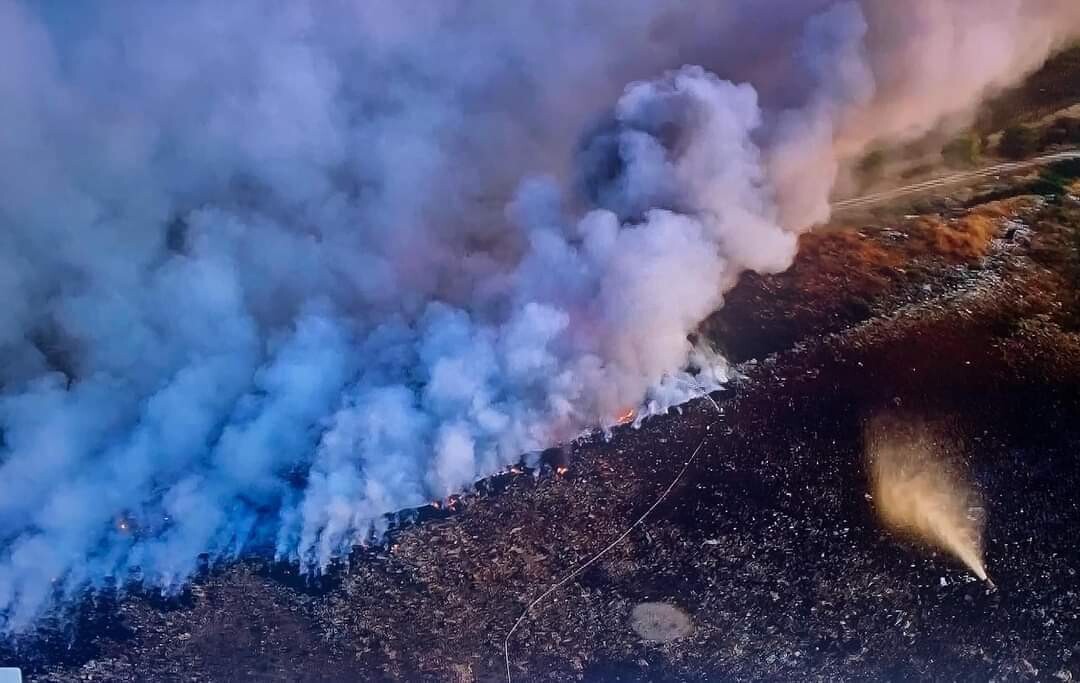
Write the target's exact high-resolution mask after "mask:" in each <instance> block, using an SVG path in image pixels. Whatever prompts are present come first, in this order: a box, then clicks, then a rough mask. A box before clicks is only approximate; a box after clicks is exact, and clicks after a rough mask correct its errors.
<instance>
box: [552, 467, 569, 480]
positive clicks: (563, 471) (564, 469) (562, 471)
mask: <svg viewBox="0 0 1080 683" xmlns="http://www.w3.org/2000/svg"><path fill="white" fill-rule="evenodd" d="M569 471H570V468H569V467H567V466H566V465H559V466H558V467H556V468H555V474H557V475H559V476H560V477H561V476H562V475H564V474H566V473H567V472H569Z"/></svg>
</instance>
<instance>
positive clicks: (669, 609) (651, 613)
mask: <svg viewBox="0 0 1080 683" xmlns="http://www.w3.org/2000/svg"><path fill="white" fill-rule="evenodd" d="M630 628H632V629H634V632H635V633H637V634H638V635H639V636H640V637H641V639H642V640H647V641H653V642H660V643H666V642H668V641H671V640H678V639H679V638H685V637H686V636H688V635H690V633H691V632H692V631H693V630H694V626H693V624H692V623H691V622H690V617H689V615H687V614H686V612H684V611H682V610H681V609H679V608H678V607H675V606H674V605H670V604H668V603H666V602H643V603H641V604H639V605H637V606H635V607H634V609H633V610H632V611H631V612H630Z"/></svg>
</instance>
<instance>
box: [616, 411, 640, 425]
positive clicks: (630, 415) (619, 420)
mask: <svg viewBox="0 0 1080 683" xmlns="http://www.w3.org/2000/svg"><path fill="white" fill-rule="evenodd" d="M635 415H637V411H636V410H634V409H633V408H627V409H626V410H624V411H623V412H621V413H619V415H618V416H617V417H616V418H615V424H620V425H624V424H626V423H627V422H629V421H631V420H633V419H634V416H635Z"/></svg>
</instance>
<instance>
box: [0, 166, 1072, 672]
mask: <svg viewBox="0 0 1080 683" xmlns="http://www.w3.org/2000/svg"><path fill="white" fill-rule="evenodd" d="M1067 172H1068V169H1067V168H1066V169H1056V170H1055V171H1054V172H1053V173H1051V174H1049V175H1048V174H1046V173H1044V174H1043V175H1042V176H1041V177H1038V178H1037V177H1032V178H1029V179H1019V180H1018V179H1009V180H1006V181H1000V182H997V183H996V184H991V185H990V186H987V187H982V188H974V189H972V190H970V191H967V192H966V194H965V195H964V196H963V197H960V198H957V195H955V194H954V196H953V197H952V198H951V199H949V200H939V199H935V198H933V197H924V198H919V199H918V200H917V201H918V202H919V207H918V208H919V209H920V212H921V214H922V215H921V216H920V217H918V218H914V217H911V215H910V214H908V212H910V211H913V209H912V208H910V207H891V208H890V209H889V210H888V211H884V210H883V211H881V212H880V213H878V214H876V215H866V216H861V217H858V218H857V219H854V218H853V219H850V220H851V224H850V225H838V226H836V227H837V229H835V230H826V231H822V232H819V233H814V234H812V235H810V236H807V237H806V238H804V244H803V245H802V250H801V252H800V253H801V256H800V258H799V260H798V262H797V264H796V265H795V267H794V268H793V269H792V270H790V271H789V272H787V273H785V274H783V275H780V276H776V277H770V278H759V277H753V278H745V279H744V281H743V282H742V283H741V284H740V286H739V288H737V289H736V290H735V291H734V292H733V293H732V295H731V296H730V298H729V302H728V305H727V306H726V307H725V308H724V309H723V311H722V312H721V313H720V314H719V315H717V316H716V317H714V319H712V320H710V321H709V323H708V324H707V325H706V326H705V327H704V329H703V331H704V333H706V334H708V335H709V336H711V337H713V338H714V339H715V340H716V341H717V343H718V344H720V345H721V346H722V347H723V348H724V350H725V351H726V352H727V353H728V354H729V355H730V356H731V357H732V358H734V359H736V360H738V361H740V362H741V364H740V366H739V367H740V370H741V372H742V374H743V377H742V378H741V379H740V380H738V381H737V382H734V383H733V384H732V386H731V387H730V388H729V389H728V390H727V391H725V392H722V393H719V394H716V395H714V398H715V400H716V404H717V406H718V408H719V412H718V411H717V408H716V407H714V405H713V404H712V403H711V402H709V401H698V402H696V403H694V404H691V405H687V406H685V407H684V409H683V410H682V411H681V412H680V413H672V414H670V415H667V416H662V417H655V418H652V419H649V420H647V421H646V422H645V423H644V424H643V425H642V426H641V427H640V428H639V429H634V428H632V427H623V428H620V429H617V430H616V431H615V433H614V434H613V435H612V437H611V438H610V439H606V438H604V437H603V435H595V436H594V437H590V438H586V439H582V440H581V441H579V442H578V443H575V444H573V446H572V447H571V453H570V455H569V459H568V464H569V471H568V472H567V473H566V474H563V475H557V474H555V473H554V472H553V471H551V468H544V469H543V471H542V472H539V473H538V475H537V476H532V473H521V474H507V475H504V476H501V477H497V478H495V479H493V480H491V481H488V482H483V483H482V484H481V485H480V486H479V487H478V490H477V491H476V492H475V493H473V494H471V495H468V496H465V497H464V498H462V499H461V500H460V501H458V503H457V505H456V507H455V510H453V511H447V510H438V511H436V510H433V509H428V510H424V511H421V512H420V513H419V518H420V521H419V523H416V524H414V525H411V526H409V527H407V528H403V529H400V530H398V531H396V532H395V533H394V534H393V536H392V538H391V539H390V540H389V542H388V544H387V545H385V546H380V547H374V548H371V549H366V550H363V551H359V550H358V551H357V552H356V553H355V554H354V556H353V557H352V558H351V559H350V561H349V562H348V563H347V564H345V565H342V566H339V567H337V568H335V569H334V570H333V571H332V572H331V573H330V574H329V575H327V576H324V577H322V578H320V579H319V580H317V581H314V582H310V581H307V580H305V579H304V578H302V577H299V576H297V575H296V573H295V569H294V568H292V567H290V566H288V565H282V564H275V563H272V562H269V561H261V560H258V559H247V560H243V561H238V562H236V563H234V564H230V565H228V566H224V567H219V568H215V569H212V570H209V571H208V572H207V573H206V574H205V575H204V576H202V577H201V578H200V579H199V580H198V581H197V582H195V584H194V585H192V586H190V588H189V589H188V590H186V591H185V592H184V593H183V594H182V595H180V596H178V597H175V598H169V599H163V598H159V597H155V596H152V595H136V594H128V595H126V596H123V597H119V598H118V597H116V596H109V595H105V596H100V595H99V596H96V597H89V598H87V599H86V600H85V601H84V602H83V603H82V604H81V605H79V606H78V607H77V609H76V614H75V615H74V616H71V615H68V616H61V617H58V618H57V619H56V621H55V623H53V624H52V625H47V626H46V627H45V629H44V630H43V631H42V633H40V634H37V635H34V636H31V637H27V638H24V639H22V640H19V641H17V642H9V643H7V644H5V645H4V646H3V649H0V663H3V664H16V665H21V666H23V667H24V669H25V671H26V672H27V673H28V674H29V678H30V680H40V681H69V680H371V681H378V680H421V681H426V680H430V681H446V680H451V681H474V680H475V681H498V680H505V677H506V672H505V663H504V658H503V640H504V637H505V636H506V634H507V632H508V631H509V629H510V628H511V626H512V624H513V623H514V621H515V620H516V619H517V618H518V616H519V614H521V612H522V610H523V609H524V607H525V606H526V605H527V604H528V603H529V602H530V601H531V600H532V599H533V598H535V597H536V596H538V595H540V594H541V593H543V592H544V590H546V589H547V588H548V587H549V586H551V585H552V584H553V583H555V582H557V581H558V580H559V579H561V578H562V577H563V576H565V575H566V574H567V573H568V572H570V571H571V570H572V569H573V568H574V567H576V566H577V565H578V564H580V563H581V562H582V561H584V560H586V559H588V558H589V557H591V556H593V555H594V554H595V553H596V552H597V551H599V550H600V549H601V548H603V547H605V546H606V545H607V544H608V543H609V542H610V541H611V540H613V539H615V538H617V537H618V536H619V535H620V534H621V533H622V532H623V530H624V529H626V528H627V527H628V526H629V525H630V524H631V523H632V522H633V521H634V520H635V519H636V518H637V517H638V516H639V515H641V513H642V512H644V511H645V510H646V509H647V508H648V507H649V506H650V505H651V504H652V502H653V501H654V500H655V499H656V497H657V496H658V495H659V494H660V493H661V492H662V491H663V490H664V489H665V488H666V487H667V486H668V485H669V483H670V482H671V481H672V479H673V478H674V477H675V476H676V474H677V473H678V471H679V470H680V468H682V466H683V464H684V463H685V462H686V461H687V459H688V458H689V456H690V454H691V453H692V451H693V450H694V448H695V447H696V446H698V445H699V444H700V443H702V441H704V446H703V447H702V450H701V451H700V454H699V456H698V458H697V459H696V460H695V462H694V463H693V465H692V466H691V467H690V468H689V470H688V471H687V472H686V473H685V475H684V476H683V477H682V478H681V479H680V480H679V482H678V484H677V485H676V486H675V488H674V489H673V490H672V491H671V493H670V495H669V496H668V497H667V498H666V499H665V501H664V502H663V503H662V504H661V505H660V506H659V507H658V508H657V509H656V510H655V511H654V512H653V513H652V514H651V516H650V517H649V518H648V519H647V521H646V522H645V523H644V524H643V525H642V526H640V527H638V528H636V529H635V530H634V531H633V532H632V533H631V534H630V535H629V536H628V537H627V538H626V540H625V541H624V542H623V543H621V544H620V545H618V546H617V547H616V548H614V549H613V550H612V551H611V552H610V553H608V554H606V555H605V556H604V557H603V558H602V559H601V560H599V561H598V562H596V563H595V564H594V565H592V566H591V567H590V568H589V569H588V570H586V571H585V572H584V573H582V574H581V575H580V576H578V577H577V578H576V579H575V580H573V581H570V582H569V583H567V584H566V585H565V586H564V587H562V588H561V589H560V590H558V591H557V592H556V593H554V594H553V595H552V596H551V597H550V598H549V599H548V600H547V601H545V602H544V603H542V604H541V605H540V606H539V607H538V608H537V609H536V610H535V612H534V613H533V614H532V615H531V616H530V617H529V618H528V619H526V620H525V622H524V623H523V625H522V626H521V628H520V629H519V630H518V631H517V632H516V633H515V634H514V637H513V638H512V639H511V641H510V668H511V672H512V674H513V676H514V680H518V681H544V680H551V681H562V680H585V681H717V680H979V681H984V680H1029V679H1030V680H1052V679H1055V678H1056V679H1059V680H1065V681H1067V680H1072V678H1073V677H1075V676H1080V619H1078V614H1080V577H1078V576H1077V571H1078V570H1080V543H1077V539H1076V537H1075V536H1073V534H1074V533H1075V530H1076V529H1077V528H1080V502H1078V498H1077V492H1078V491H1080V468H1078V466H1077V465H1078V453H1080V421H1078V420H1077V416H1078V409H1080V391H1078V388H1080V333H1078V331H1080V305H1078V301H1077V291H1078V288H1077V285H1078V284H1080V254H1078V247H1080V203H1078V202H1077V200H1076V199H1074V198H1072V196H1071V195H1073V194H1076V193H1077V191H1078V189H1080V188H1078V187H1077V185H1076V184H1075V183H1071V182H1070V181H1069V180H1068V178H1067V177H1065V176H1067V175H1068V173H1067ZM881 411H890V412H893V413H897V414H904V413H906V414H912V415H920V416H927V417H930V418H932V419H934V420H937V421H944V422H946V423H947V424H949V425H950V429H951V431H952V433H953V435H954V436H955V438H957V439H958V440H959V441H960V442H962V443H963V444H964V446H965V449H964V457H965V458H966V464H967V468H968V470H969V471H970V473H971V476H972V479H973V481H974V484H975V486H976V487H977V488H978V489H979V490H980V491H981V493H982V494H983V496H984V500H985V506H986V517H987V528H986V534H985V546H986V564H987V568H988V570H989V572H990V575H991V576H992V577H993V579H994V581H995V582H996V584H997V586H998V590H997V591H990V590H988V589H987V587H986V585H985V584H983V583H980V582H978V581H976V580H975V579H974V578H973V577H972V576H970V575H969V574H968V572H966V571H965V570H964V569H963V568H961V567H960V566H959V565H958V563H957V562H955V561H954V560H952V559H950V558H948V557H944V556H941V555H935V554H933V553H930V552H928V551H925V550H923V549H920V548H918V547H916V546H913V545H911V544H909V543H907V542H905V541H902V540H900V539H897V538H896V537H894V536H893V535H891V534H889V533H887V532H885V531H883V530H882V529H881V528H880V527H879V525H878V524H877V523H876V521H875V518H874V516H873V512H872V501H871V500H869V498H868V491H869V487H868V482H867V481H866V474H865V466H864V463H865V461H864V456H863V444H862V429H863V425H864V423H865V421H866V420H867V419H868V418H869V417H871V416H872V415H875V414H878V413H880V412H881ZM643 602H662V603H668V604H670V605H673V606H675V607H677V608H678V609H679V610H680V611H681V612H683V613H684V614H685V615H686V616H688V617H689V620H690V630H689V632H688V633H685V632H682V637H679V638H676V639H674V640H671V641H669V642H665V643H658V642H645V641H643V640H642V639H641V638H640V637H639V636H638V634H637V633H636V632H635V630H634V629H633V628H632V627H631V623H630V622H631V614H632V611H633V609H634V608H635V606H637V605H639V604H641V603H643Z"/></svg>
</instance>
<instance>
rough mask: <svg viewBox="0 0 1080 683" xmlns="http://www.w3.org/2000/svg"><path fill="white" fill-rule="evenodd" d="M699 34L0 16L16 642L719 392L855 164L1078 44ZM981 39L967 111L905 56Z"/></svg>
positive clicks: (474, 9)
mask: <svg viewBox="0 0 1080 683" xmlns="http://www.w3.org/2000/svg"><path fill="white" fill-rule="evenodd" d="M691 4H692V3H685V2H675V1H674V0H672V1H671V2H667V1H666V0H665V1H659V2H658V1H656V0H649V1H646V0H625V1H623V2H620V3H618V9H617V11H613V9H612V5H611V3H610V2H608V0H603V1H601V0H595V1H594V0H586V1H583V2H573V3H569V2H567V3H562V2H547V1H541V0H522V1H520V2H497V1H494V0H492V1H487V0H451V1H448V2H419V3H404V4H403V3H399V2H394V1H392V0H386V1H383V0H372V1H368V2H346V1H345V0H327V1H326V2H314V1H312V2H307V1H306V0H305V1H299V0H298V1H295V2H287V3H264V2H254V1H248V0H237V1H234V2H228V3H221V2H212V1H209V0H207V1H196V2H175V3H174V2H157V3H138V4H132V3H122V4H121V3H115V4H114V3H107V2H102V3H89V4H73V3H55V4H49V3H33V2H18V1H17V0H0V102H3V103H4V104H3V107H2V108H0V298H2V300H3V301H4V305H3V306H0V435H2V442H0V623H2V624H3V626H4V627H5V628H7V629H22V628H25V627H27V626H29V625H32V624H33V623H34V621H35V619H36V618H37V617H38V616H39V615H40V614H41V613H42V612H43V610H46V609H48V608H49V607H50V606H52V605H54V604H56V601H57V600H58V599H61V600H62V599H64V598H65V597H66V596H71V595H73V594H76V593H77V592H79V591H81V590H83V589H84V588H85V587H86V586H97V585H101V584H102V583H103V582H104V581H105V580H106V579H107V578H113V579H116V580H117V581H119V582H120V583H121V584H123V583H124V582H126V581H129V580H140V581H145V582H147V583H149V584H151V585H154V586H160V587H163V588H166V589H168V588H170V587H175V586H177V585H178V584H179V583H181V582H183V581H184V580H185V579H186V578H188V577H189V576H190V575H191V573H192V572H193V571H194V570H195V568H196V566H197V564H198V558H199V556H200V554H209V555H210V556H211V558H215V559H216V558H222V557H228V556H231V555H234V554H236V553H239V552H241V551H243V550H244V549H245V548H247V547H251V546H252V545H253V544H269V545H273V546H274V547H275V548H276V550H277V553H278V554H279V555H280V556H281V557H284V558H289V559H292V560H295V561H298V562H300V563H301V564H302V565H303V566H304V567H306V568H309V569H320V568H324V567H325V566H326V565H327V564H328V563H329V562H330V561H331V560H332V559H333V558H334V557H337V556H340V554H341V553H343V552H346V551H347V550H348V549H349V547H350V546H352V545H353V544H355V543H357V542H361V541H364V540H365V539H368V538H370V537H371V536H372V534H378V533H380V532H381V530H382V529H383V528H384V525H385V523H386V522H385V515H386V514H387V513H391V512H394V511H396V510H400V509H402V508H406V507H411V506H416V505H420V504H423V503H425V502H427V501H430V500H432V499H437V498H442V497H444V496H447V495H449V494H451V493H454V492H458V491H461V490H463V489H465V488H467V487H469V486H470V485H472V484H473V483H474V482H475V481H476V480H477V479H478V478H480V477H483V476H485V475H489V474H492V473H494V472H497V471H499V470H500V469H501V468H504V467H505V466H506V465H508V464H509V463H512V462H515V461H516V460H517V459H518V458H519V457H520V456H521V454H522V453H525V452H529V451H535V450H537V449H541V448H544V447H547V446H550V445H552V444H555V443H558V442H562V441H565V440H567V439H570V438H573V437H574V436H576V435H577V434H579V433H580V432H581V431H582V430H585V429H589V428H592V427H595V426H605V425H609V424H611V423H612V421H613V420H614V419H615V416H617V415H619V414H622V413H623V412H625V410H626V409H627V408H631V407H637V406H645V408H644V410H645V411H646V412H647V411H649V410H663V409H665V408H666V407H667V406H670V405H673V404H675V403H678V402H680V401H683V400H686V399H687V398H689V397H691V396H693V395H696V394H699V393H700V392H701V391H703V390H704V389H706V388H708V387H711V386H715V384H716V382H718V381H722V380H723V376H724V368H723V363H722V360H720V359H718V358H715V357H712V356H710V355H709V354H708V353H707V351H705V350H702V349H693V348H691V345H690V343H689V342H688V341H687V335H688V334H689V333H691V332H693V330H694V329H695V328H696V326H697V325H698V324H699V323H700V321H701V320H702V319H704V318H705V317H706V316H707V315H709V314H710V313H711V312H712V311H714V310H715V309H716V308H718V307H719V306H721V305H722V302H723V298H722V297H723V294H724V292H725V291H726V290H727V289H728V288H730V287H731V286H732V285H733V284H734V282H735V279H736V278H737V276H738V275H739V273H741V272H742V271H744V270H746V269H754V270H758V271H761V272H775V271H779V270H782V269H783V268H785V267H787V265H788V264H789V263H790V261H791V259H792V257H793V255H794V252H795V248H796V236H797V234H798V233H799V232H800V231H802V230H805V229H807V228H808V227H809V226H811V225H812V224H814V223H815V222H817V221H819V220H821V219H823V218H824V217H825V216H826V215H827V211H828V194H829V191H830V189H831V187H832V184H833V181H834V180H835V177H836V174H837V172H838V168H839V164H840V162H841V161H842V160H843V157H844V156H845V154H847V153H848V152H849V151H851V150H855V149H858V148H860V147H861V146H862V145H864V144H865V143H866V142H867V141H869V140H871V139H873V138H875V137H880V136H884V137H900V136H905V135H911V134H917V133H918V132H920V131H924V130H926V129H927V128H928V127H929V126H932V125H935V123H936V122H938V121H939V120H940V119H941V118H942V117H943V116H951V115H956V114H959V113H962V112H964V111H967V110H968V109H969V108H970V107H971V105H972V104H973V103H974V102H975V101H976V100H977V99H978V97H979V96H981V95H982V94H984V93H985V91H986V90H987V89H988V88H993V87H999V86H1001V85H1003V84H1005V83H1007V82H1009V81H1010V80H1011V79H1013V78H1015V77H1016V76H1018V75H1020V74H1022V73H1023V72H1025V71H1026V70H1029V69H1031V68H1033V67H1035V66H1037V65H1038V63H1039V61H1040V60H1041V59H1043V58H1045V56H1046V54H1047V53H1048V52H1049V51H1050V49H1052V47H1054V46H1055V45H1056V44H1057V41H1058V40H1059V39H1061V38H1062V37H1063V36H1065V35H1068V34H1069V32H1070V31H1072V30H1073V29H1075V27H1076V22H1075V19H1076V15H1075V12H1074V10H1073V9H1072V7H1071V5H1068V4H1056V3H1054V2H1052V1H1051V0H1047V2H1045V3H1043V4H1041V5H1040V4H1038V3H1032V4H1034V5H1037V6H1038V8H1039V9H1031V7H1032V4H1028V5H1025V9H1021V6H1022V5H1024V3H1022V2H1021V1H1020V0H992V1H991V2H976V0H963V1H957V2H952V3H943V2H934V1H932V0H919V1H917V2H912V3H907V4H905V5H904V7H903V8H900V7H899V5H900V3H892V2H886V1H885V0H878V1H877V2H870V1H867V2H863V3H855V2H840V3H833V2H830V1H828V0H820V1H815V0H809V1H807V0H804V1H802V2H795V1H793V0H791V1H788V0H740V1H736V2H726V3H709V4H706V3H701V6H690V5H691ZM714 5H716V6H714ZM991 5H993V6H994V7H992V8H990V9H989V10H988V9H987V8H988V7H990V6H991ZM976 10H978V11H980V12H987V11H988V12H990V13H991V15H992V14H993V12H995V11H996V12H998V13H999V14H1000V16H1003V17H1007V18H1008V20H1009V21H1010V25H1009V30H1010V31H1011V33H1010V36H1011V37H1010V38H1009V40H1007V41H1004V42H1000V43H997V44H996V47H995V48H994V49H995V50H996V52H994V53H993V55H994V59H991V60H990V61H989V62H988V64H989V65H988V66H984V67H980V68H981V70H978V71H977V72H975V71H972V70H968V71H967V72H964V73H963V74H962V75H963V76H964V83H965V84H974V85H965V87H964V88H960V87H956V86H951V87H950V83H951V80H950V78H952V77H950V76H948V75H942V74H941V73H940V69H939V68H938V67H934V68H927V69H925V70H924V69H923V65H922V64H921V63H919V62H918V61H917V60H915V59H914V58H912V57H911V56H910V55H909V53H908V49H909V47H910V46H911V45H913V44H914V45H917V44H923V45H924V46H929V47H930V48H934V49H937V50H938V51H939V55H938V56H939V57H940V56H941V54H940V53H941V52H944V53H945V56H946V57H948V56H949V49H950V48H949V47H948V46H949V45H952V48H951V49H953V50H954V51H955V52H956V58H957V59H961V60H963V59H967V58H969V57H970V58H971V62H972V63H973V64H974V63H975V61H976V60H975V59H974V57H971V55H972V54H974V53H980V52H981V51H983V50H984V49H985V50H989V49H990V48H989V45H990V43H991V42H992V41H997V39H998V38H999V31H998V29H999V28H1000V27H999V25H998V24H997V23H995V22H993V21H986V20H985V17H984V18H983V20H981V21H982V23H979V22H976V21H974V20H973V19H972V24H971V26H968V27H967V30H968V31H970V32H971V33H969V34H965V35H967V36H968V37H966V38H965V39H964V40H963V41H959V42H956V41H954V42H953V43H950V42H949V41H948V40H946V39H942V38H941V36H940V35H939V31H938V30H937V29H938V28H940V27H946V29H948V27H953V28H955V26H956V25H957V22H960V21H965V20H968V19H969V18H970V17H969V15H971V16H974V15H973V12H975V11H976ZM980 16H982V15H980ZM900 19H904V20H907V21H908V23H907V24H905V23H904V21H900ZM921 20H926V22H923V21H921ZM950 22H952V23H950ZM1022 29H1023V30H1022ZM1027 29H1030V30H1027ZM1066 29H1068V30H1066ZM900 34H904V35H905V36H906V39H905V40H896V38H895V36H896V35H900ZM878 44H880V45H881V46H882V47H881V48H880V49H878V48H877V47H875V46H876V45H878ZM952 63H955V62H951V63H950V64H952ZM684 64H700V65H702V66H683V65H684ZM911 64H915V66H917V67H918V68H915V69H911V68H908V66H909V65H911ZM950 68H951V67H950ZM715 73H719V74H720V75H715ZM728 79H734V80H735V81H746V82H743V84H740V85H737V84H735V82H733V81H732V80H728ZM954 80H955V79H954ZM626 83H630V85H629V86H627V85H626ZM748 83H753V85H751V84H748ZM927 93H930V96H929V97H928V96H927V95H926V94H927ZM871 124H873V125H871ZM691 363H693V364H696V366H697V368H698V369H700V370H702V372H700V373H699V374H696V375H692V374H691V373H689V372H688V371H687V368H688V365H690V364H691Z"/></svg>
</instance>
